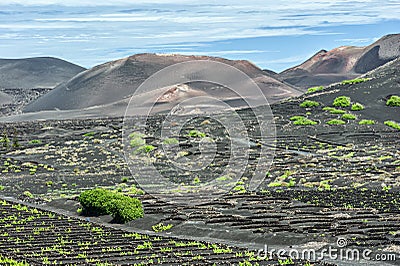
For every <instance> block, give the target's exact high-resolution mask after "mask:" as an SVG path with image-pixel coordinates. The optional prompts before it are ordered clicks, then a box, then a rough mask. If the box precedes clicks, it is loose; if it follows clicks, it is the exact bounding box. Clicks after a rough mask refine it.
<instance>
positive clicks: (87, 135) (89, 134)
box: [83, 132, 96, 137]
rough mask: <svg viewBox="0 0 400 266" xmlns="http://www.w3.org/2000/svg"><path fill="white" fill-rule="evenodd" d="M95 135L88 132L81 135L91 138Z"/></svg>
mask: <svg viewBox="0 0 400 266" xmlns="http://www.w3.org/2000/svg"><path fill="white" fill-rule="evenodd" d="M95 134H96V133H95V132H88V133H85V134H83V136H85V137H93V136H94V135H95Z"/></svg>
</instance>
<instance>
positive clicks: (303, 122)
mask: <svg viewBox="0 0 400 266" xmlns="http://www.w3.org/2000/svg"><path fill="white" fill-rule="evenodd" d="M290 120H291V121H294V122H293V124H294V125H297V126H308V125H316V124H318V122H316V121H313V120H311V119H308V118H306V117H304V116H300V115H295V116H292V117H291V118H290Z"/></svg>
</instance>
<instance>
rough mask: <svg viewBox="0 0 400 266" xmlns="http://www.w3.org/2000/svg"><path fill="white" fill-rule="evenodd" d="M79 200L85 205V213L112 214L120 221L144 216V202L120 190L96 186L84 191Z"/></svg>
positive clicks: (116, 220)
mask: <svg viewBox="0 0 400 266" xmlns="http://www.w3.org/2000/svg"><path fill="white" fill-rule="evenodd" d="M78 200H79V203H80V204H81V205H82V207H83V211H82V213H83V214H87V215H103V214H110V215H111V216H112V217H113V218H114V221H115V222H118V223H126V222H129V221H132V220H135V219H137V218H141V217H143V207H142V203H141V202H140V201H139V200H138V199H136V198H131V197H128V196H125V195H123V194H121V193H118V192H114V191H110V190H106V189H102V188H95V189H91V190H87V191H84V192H82V193H81V194H80V195H79V198H78Z"/></svg>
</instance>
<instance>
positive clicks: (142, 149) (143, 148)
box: [135, 145, 156, 154]
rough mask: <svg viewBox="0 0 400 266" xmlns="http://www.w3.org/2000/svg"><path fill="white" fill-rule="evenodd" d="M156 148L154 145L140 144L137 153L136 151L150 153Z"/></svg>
mask: <svg viewBox="0 0 400 266" xmlns="http://www.w3.org/2000/svg"><path fill="white" fill-rule="evenodd" d="M155 148H156V147H154V146H153V145H143V146H140V147H139V148H137V149H136V150H135V153H136V154H140V153H149V152H151V151H153V150H155Z"/></svg>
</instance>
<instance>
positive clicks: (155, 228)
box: [151, 223, 173, 233]
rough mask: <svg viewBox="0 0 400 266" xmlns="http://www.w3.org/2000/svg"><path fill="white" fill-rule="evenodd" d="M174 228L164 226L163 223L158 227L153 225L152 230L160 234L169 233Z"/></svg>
mask: <svg viewBox="0 0 400 266" xmlns="http://www.w3.org/2000/svg"><path fill="white" fill-rule="evenodd" d="M172 227H173V225H172V224H167V225H164V224H163V223H158V224H156V225H153V226H152V227H151V228H152V229H153V231H154V232H156V233H158V232H163V231H167V230H169V229H171V228H172Z"/></svg>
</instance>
